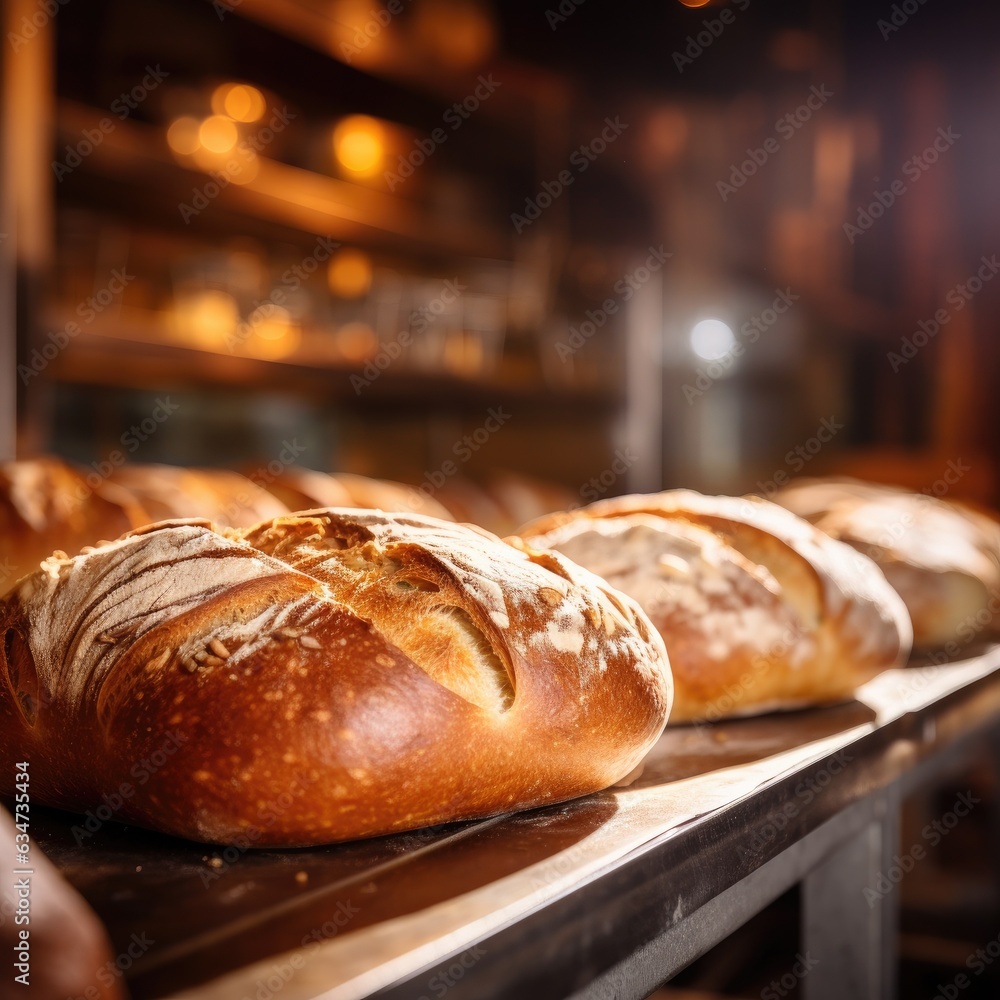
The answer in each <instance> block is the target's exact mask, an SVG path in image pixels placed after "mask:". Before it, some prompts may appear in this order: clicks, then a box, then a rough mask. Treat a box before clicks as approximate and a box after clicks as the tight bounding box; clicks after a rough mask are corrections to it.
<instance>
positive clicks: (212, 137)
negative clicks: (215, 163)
mask: <svg viewBox="0 0 1000 1000" xmlns="http://www.w3.org/2000/svg"><path fill="white" fill-rule="evenodd" d="M238 138H239V133H238V132H237V131H236V126H235V125H234V124H233V123H232V121H230V120H229V119H228V118H226V117H225V115H209V117H208V118H206V119H205V120H204V121H203V122H202V123H201V127H200V128H199V129H198V140H199V141H200V142H201V144H202V145H203V146H204V147H205V149H207V150H209V151H210V152H212V153H228V152H229V150H231V149H232V148H233V147H234V146H235V145H236V140H237V139H238Z"/></svg>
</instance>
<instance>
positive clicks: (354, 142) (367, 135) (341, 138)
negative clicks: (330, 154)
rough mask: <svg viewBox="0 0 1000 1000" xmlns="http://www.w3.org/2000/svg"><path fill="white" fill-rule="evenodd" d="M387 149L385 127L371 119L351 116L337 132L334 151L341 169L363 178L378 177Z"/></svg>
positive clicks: (340, 125) (334, 137) (340, 124)
mask: <svg viewBox="0 0 1000 1000" xmlns="http://www.w3.org/2000/svg"><path fill="white" fill-rule="evenodd" d="M384 145H385V144H384V142H383V137H382V126H381V125H380V124H379V123H378V122H377V121H375V119H374V118H369V117H368V116H367V115H351V116H350V117H348V118H345V119H343V120H342V121H341V122H340V123H339V124H338V125H337V127H336V128H335V129H334V130H333V151H334V153H335V154H336V156H337V159H338V160H339V161H340V164H341V166H342V167H344V168H345V169H346V170H349V171H350V172H351V173H352V174H358V175H359V176H361V177H370V176H371V175H372V174H375V173H378V170H379V167H380V166H381V165H382V156H383V151H384Z"/></svg>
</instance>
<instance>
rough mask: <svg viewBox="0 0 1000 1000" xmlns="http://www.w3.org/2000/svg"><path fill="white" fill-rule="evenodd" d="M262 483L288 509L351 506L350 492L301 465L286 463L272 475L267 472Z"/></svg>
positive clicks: (329, 478)
mask: <svg viewBox="0 0 1000 1000" xmlns="http://www.w3.org/2000/svg"><path fill="white" fill-rule="evenodd" d="M264 486H265V488H266V489H267V491H268V492H269V493H273V494H274V495H275V496H276V497H277V498H278V499H279V500H280V501H281V502H282V503H283V504H284V505H285V506H286V507H287V508H288V509H289V510H290V511H295V510H314V509H315V508H317V507H353V506H354V504H353V503H352V502H351V495H350V493H348V492H347V489H346V488H345V487H344V486H342V485H341V484H340V483H338V482H337V480H336V479H334V478H333V476H330V475H327V473H325V472H317V471H315V470H314V469H306V468H303V467H301V466H294V465H293V466H289V467H288V468H285V469H282V470H281V471H280V472H278V473H277V474H276V475H271V473H270V472H268V474H267V477H266V479H265V481H264Z"/></svg>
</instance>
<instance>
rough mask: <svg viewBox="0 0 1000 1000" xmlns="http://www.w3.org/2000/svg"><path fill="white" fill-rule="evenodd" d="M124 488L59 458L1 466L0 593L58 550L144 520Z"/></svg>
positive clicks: (74, 547)
mask: <svg viewBox="0 0 1000 1000" xmlns="http://www.w3.org/2000/svg"><path fill="white" fill-rule="evenodd" d="M149 520H150V517H149V514H148V512H147V511H146V509H145V508H144V506H143V505H142V504H141V503H140V502H139V501H138V500H137V499H136V497H135V496H134V495H133V494H132V493H130V492H129V491H128V490H125V489H123V488H121V487H120V486H117V485H115V484H114V483H109V482H108V481H107V480H104V479H101V478H100V477H99V476H97V475H96V474H94V475H93V476H92V477H89V478H85V477H84V476H83V475H81V474H80V473H79V472H77V471H76V470H75V469H74V468H73V467H72V466H70V465H68V464H67V463H65V462H63V461H61V460H60V459H58V458H52V457H43V458H35V459H26V460H24V461H17V462H4V463H3V464H0V592H3V591H5V590H7V589H8V588H9V587H11V586H12V585H13V583H14V581H15V580H17V579H18V578H19V577H21V576H24V575H25V574H26V573H29V572H31V571H32V570H34V569H36V568H37V567H38V564H39V562H41V560H42V559H44V558H45V557H46V556H48V555H51V553H52V552H53V551H55V550H56V549H62V550H63V551H65V552H68V553H74V552H78V551H79V550H80V549H81V548H82V547H83V546H84V545H92V544H93V543H95V542H97V541H99V540H101V539H104V538H108V539H111V538H117V537H118V536H119V535H121V534H122V533H124V532H126V531H128V530H130V529H131V528H137V527H139V526H140V525H143V524H146V523H148V521H149Z"/></svg>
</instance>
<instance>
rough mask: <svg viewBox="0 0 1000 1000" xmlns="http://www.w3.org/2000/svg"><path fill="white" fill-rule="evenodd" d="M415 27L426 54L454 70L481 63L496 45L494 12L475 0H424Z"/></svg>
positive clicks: (416, 13)
mask: <svg viewBox="0 0 1000 1000" xmlns="http://www.w3.org/2000/svg"><path fill="white" fill-rule="evenodd" d="M412 30H413V36H414V39H415V40H416V42H417V44H418V45H419V46H420V47H421V48H422V49H424V51H425V52H426V53H428V54H429V55H430V56H432V57H433V58H434V59H436V60H439V61H441V62H442V63H444V64H445V65H448V66H451V67H453V68H454V69H470V68H472V67H473V66H477V65H479V64H480V63H482V62H483V61H484V60H485V59H486V58H487V57H488V56H489V55H490V54H491V53H492V52H493V49H494V48H495V46H496V28H495V27H494V24H493V17H492V14H491V12H490V11H489V9H488V8H487V7H485V6H484V5H483V4H481V3H478V2H476V0H423V2H422V3H420V4H417V5H415V6H414V10H413V29H412Z"/></svg>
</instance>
